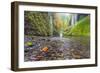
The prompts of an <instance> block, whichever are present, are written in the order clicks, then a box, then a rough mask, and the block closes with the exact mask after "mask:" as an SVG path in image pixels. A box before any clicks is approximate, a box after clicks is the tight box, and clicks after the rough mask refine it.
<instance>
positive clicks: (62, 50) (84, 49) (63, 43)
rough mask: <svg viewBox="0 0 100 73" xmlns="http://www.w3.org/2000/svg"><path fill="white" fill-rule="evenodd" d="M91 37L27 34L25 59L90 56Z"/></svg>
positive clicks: (37, 59)
mask: <svg viewBox="0 0 100 73" xmlns="http://www.w3.org/2000/svg"><path fill="white" fill-rule="evenodd" d="M89 39H90V38H89V37H67V38H59V37H39V36H25V38H24V40H25V41H24V61H25V62H27V61H48V60H66V59H68V60H69V59H86V58H90V40H89Z"/></svg>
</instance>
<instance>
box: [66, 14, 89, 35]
mask: <svg viewBox="0 0 100 73" xmlns="http://www.w3.org/2000/svg"><path fill="white" fill-rule="evenodd" d="M67 35H73V36H89V35H90V18H89V16H87V17H85V18H83V19H81V20H80V21H79V22H77V23H76V24H75V26H73V27H72V28H71V29H70V31H69V32H68V34H67Z"/></svg>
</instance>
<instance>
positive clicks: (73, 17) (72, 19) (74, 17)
mask: <svg viewBox="0 0 100 73" xmlns="http://www.w3.org/2000/svg"><path fill="white" fill-rule="evenodd" d="M76 22H77V14H72V18H71V25H72V26H73V25H75V23H76Z"/></svg>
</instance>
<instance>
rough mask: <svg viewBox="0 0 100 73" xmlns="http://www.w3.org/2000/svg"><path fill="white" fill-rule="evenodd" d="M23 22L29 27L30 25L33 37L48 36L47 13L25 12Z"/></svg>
mask: <svg viewBox="0 0 100 73" xmlns="http://www.w3.org/2000/svg"><path fill="white" fill-rule="evenodd" d="M25 21H26V22H27V23H29V25H32V29H33V32H34V33H35V35H40V36H48V35H50V26H49V25H48V24H49V16H48V13H47V12H31V11H26V12H25ZM31 31H32V30H31ZM29 32H30V31H29ZM33 35H34V34H33Z"/></svg>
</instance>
